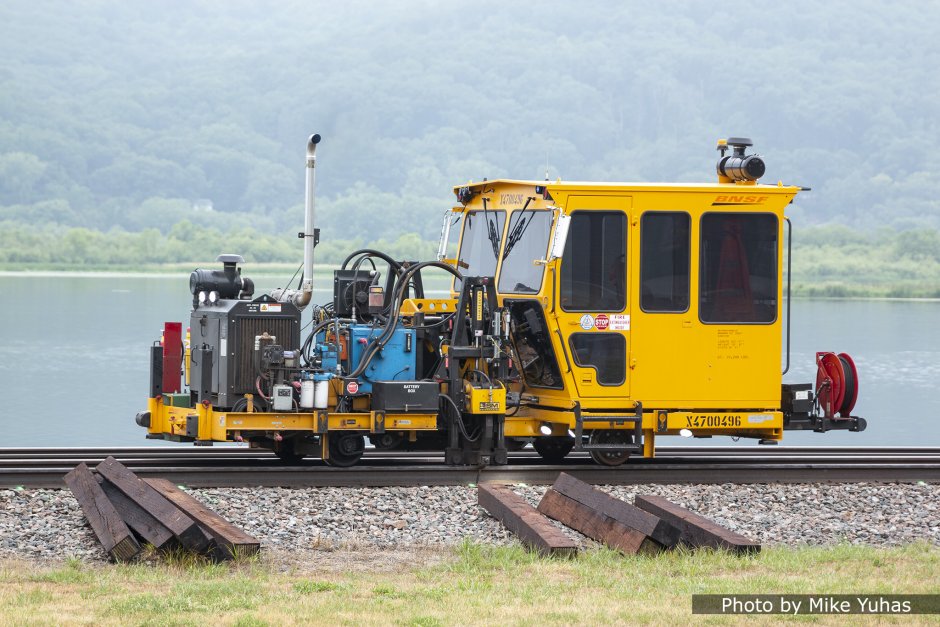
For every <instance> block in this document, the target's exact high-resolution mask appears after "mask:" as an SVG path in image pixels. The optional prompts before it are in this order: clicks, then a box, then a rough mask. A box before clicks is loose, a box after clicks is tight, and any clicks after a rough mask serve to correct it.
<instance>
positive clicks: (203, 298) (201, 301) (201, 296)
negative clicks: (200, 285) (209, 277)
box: [199, 291, 208, 305]
mask: <svg viewBox="0 0 940 627" xmlns="http://www.w3.org/2000/svg"><path fill="white" fill-rule="evenodd" d="M207 298H208V297H207V296H206V293H205V291H202V292H199V304H200V305H205V304H206V299H207Z"/></svg>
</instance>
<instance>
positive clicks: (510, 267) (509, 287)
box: [499, 211, 552, 294]
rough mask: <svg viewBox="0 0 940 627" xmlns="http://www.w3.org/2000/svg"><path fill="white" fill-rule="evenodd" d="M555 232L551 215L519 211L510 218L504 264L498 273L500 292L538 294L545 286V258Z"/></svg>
mask: <svg viewBox="0 0 940 627" xmlns="http://www.w3.org/2000/svg"><path fill="white" fill-rule="evenodd" d="M551 233H552V212H550V211H516V212H515V213H513V214H512V215H511V216H510V217H509V229H508V230H507V232H506V244H505V248H504V249H503V265H502V266H501V268H500V271H499V291H500V292H501V293H503V294H508V293H515V294H535V293H537V292H538V291H539V288H540V287H541V286H542V274H543V271H544V269H545V266H543V265H536V264H534V263H532V262H533V261H534V260H536V259H544V258H545V254H546V253H547V252H548V238H549V236H550V235H551Z"/></svg>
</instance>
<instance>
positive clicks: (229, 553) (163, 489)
mask: <svg viewBox="0 0 940 627" xmlns="http://www.w3.org/2000/svg"><path fill="white" fill-rule="evenodd" d="M144 481H145V482H146V483H147V484H148V485H150V486H151V487H152V488H153V489H155V490H156V491H157V492H159V493H160V494H161V495H162V496H163V497H165V498H166V499H167V500H169V501H170V502H171V503H172V504H173V505H174V506H176V507H177V508H178V509H179V510H180V511H181V512H183V513H184V514H186V515H187V516H189V517H191V518H192V519H193V520H195V521H196V522H197V523H199V525H200V526H201V527H202V528H203V529H205V530H206V531H207V532H208V533H209V535H210V536H211V537H212V539H213V540H214V543H215V558H216V559H219V560H223V559H231V558H233V557H247V556H249V555H254V554H255V553H257V552H258V551H259V550H260V549H261V542H260V541H259V540H258V539H257V538H255V537H253V536H251V535H249V534H247V533H245V532H244V531H242V530H241V529H239V528H238V527H236V526H235V525H233V524H232V523H230V522H229V521H227V520H225V519H224V518H222V517H221V516H219V514H217V513H216V512H214V511H213V510H211V509H209V508H208V507H206V506H205V505H204V504H202V503H201V502H200V501H198V500H196V499H195V498H193V497H192V496H191V495H189V494H187V493H186V492H184V491H182V490H180V489H179V488H178V487H176V486H175V485H173V483H172V482H171V481H167V480H166V479H145V480H144Z"/></svg>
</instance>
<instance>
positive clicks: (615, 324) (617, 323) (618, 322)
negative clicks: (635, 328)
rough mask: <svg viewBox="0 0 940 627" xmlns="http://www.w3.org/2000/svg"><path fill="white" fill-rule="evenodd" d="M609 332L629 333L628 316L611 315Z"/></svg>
mask: <svg viewBox="0 0 940 627" xmlns="http://www.w3.org/2000/svg"><path fill="white" fill-rule="evenodd" d="M610 330H611V331H629V330H630V314H613V315H612V316H611V317H610Z"/></svg>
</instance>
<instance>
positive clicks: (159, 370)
mask: <svg viewBox="0 0 940 627" xmlns="http://www.w3.org/2000/svg"><path fill="white" fill-rule="evenodd" d="M162 394H163V347H162V346H159V345H156V344H155V345H153V346H151V347H150V398H157V397H158V396H161V395H162Z"/></svg>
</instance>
